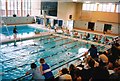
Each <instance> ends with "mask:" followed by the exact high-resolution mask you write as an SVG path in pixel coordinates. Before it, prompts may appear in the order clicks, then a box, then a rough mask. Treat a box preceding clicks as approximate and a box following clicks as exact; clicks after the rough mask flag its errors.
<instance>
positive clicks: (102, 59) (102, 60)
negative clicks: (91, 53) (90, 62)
mask: <svg viewBox="0 0 120 81" xmlns="http://www.w3.org/2000/svg"><path fill="white" fill-rule="evenodd" d="M105 54H106V52H99V56H98V57H99V59H100V63H101V65H103V66H105V65H107V64H108V62H109V60H108V57H107V56H106V55H105Z"/></svg>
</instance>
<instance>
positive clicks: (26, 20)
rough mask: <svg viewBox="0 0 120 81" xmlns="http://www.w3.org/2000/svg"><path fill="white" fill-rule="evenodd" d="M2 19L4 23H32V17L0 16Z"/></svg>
mask: <svg viewBox="0 0 120 81" xmlns="http://www.w3.org/2000/svg"><path fill="white" fill-rule="evenodd" d="M2 21H4V23H5V24H9V25H13V24H27V23H33V21H34V17H2Z"/></svg>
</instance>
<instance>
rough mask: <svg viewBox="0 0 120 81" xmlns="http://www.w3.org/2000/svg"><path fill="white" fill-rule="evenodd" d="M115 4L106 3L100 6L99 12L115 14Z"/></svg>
mask: <svg viewBox="0 0 120 81" xmlns="http://www.w3.org/2000/svg"><path fill="white" fill-rule="evenodd" d="M114 9H115V4H112V3H106V4H99V7H98V11H104V12H114Z"/></svg>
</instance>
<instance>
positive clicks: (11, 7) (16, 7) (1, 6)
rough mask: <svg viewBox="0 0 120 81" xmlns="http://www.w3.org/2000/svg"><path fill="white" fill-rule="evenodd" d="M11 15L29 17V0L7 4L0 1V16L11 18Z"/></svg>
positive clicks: (17, 0) (8, 2) (3, 0)
mask: <svg viewBox="0 0 120 81" xmlns="http://www.w3.org/2000/svg"><path fill="white" fill-rule="evenodd" d="M21 1H22V2H21ZM6 3H7V4H6ZM21 3H22V4H21ZM6 7H7V10H6ZM21 9H22V10H21ZM6 13H8V15H6ZM13 14H16V16H27V14H29V15H31V0H7V2H6V0H0V15H2V16H11V17H12V16H13Z"/></svg>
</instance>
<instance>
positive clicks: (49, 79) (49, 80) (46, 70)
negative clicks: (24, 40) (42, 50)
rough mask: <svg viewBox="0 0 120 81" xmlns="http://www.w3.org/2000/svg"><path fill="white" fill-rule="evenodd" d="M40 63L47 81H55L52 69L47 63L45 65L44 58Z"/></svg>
mask: <svg viewBox="0 0 120 81" xmlns="http://www.w3.org/2000/svg"><path fill="white" fill-rule="evenodd" d="M40 63H41V65H40V71H41V73H42V74H43V75H44V77H45V81H54V76H53V73H52V71H51V69H50V66H49V65H48V64H47V63H45V60H44V58H41V59H40Z"/></svg>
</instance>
